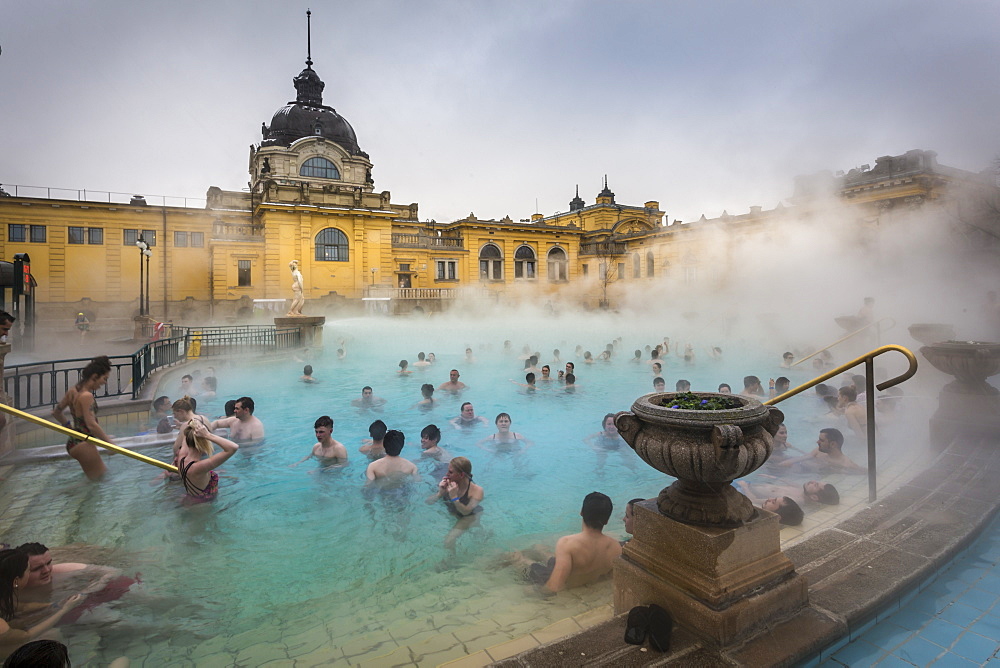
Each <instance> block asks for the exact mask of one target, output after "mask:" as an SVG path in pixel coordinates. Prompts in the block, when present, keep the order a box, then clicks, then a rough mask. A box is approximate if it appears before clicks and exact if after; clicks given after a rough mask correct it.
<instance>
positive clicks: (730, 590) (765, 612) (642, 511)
mask: <svg viewBox="0 0 1000 668" xmlns="http://www.w3.org/2000/svg"><path fill="white" fill-rule="evenodd" d="M633 522H634V524H633V528H634V531H635V533H634V537H633V538H632V540H630V541H629V542H628V543H626V545H625V549H624V550H623V552H622V556H621V558H619V559H618V561H617V562H616V563H615V566H614V580H615V584H614V587H615V592H614V606H615V614H619V613H622V612H627V611H628V610H630V609H631V608H633V607H635V606H637V605H648V604H650V603H656V604H657V605H659V606H661V607H662V608H664V609H665V610H666V611H667V612H668V613H670V616H671V617H672V618H673V619H674V621H675V622H676V623H677V624H680V625H681V626H683V627H685V628H686V629H687V630H688V631H690V632H691V633H693V634H695V635H696V636H698V637H700V638H701V639H702V640H704V641H705V642H706V643H708V644H710V645H713V646H716V647H724V646H727V645H732V644H735V643H738V642H741V641H742V640H745V639H747V638H749V637H750V636H752V635H754V634H755V633H756V632H758V631H760V630H762V629H764V628H765V627H767V626H769V625H772V624H773V623H774V622H776V621H778V620H781V619H783V618H785V617H788V616H790V615H792V614H794V613H795V612H797V611H798V610H800V609H801V608H802V607H804V606H805V605H807V604H808V600H809V595H808V584H807V582H806V580H805V578H803V577H802V576H800V575H798V574H797V573H796V572H795V567H794V566H793V565H792V562H791V561H789V559H788V558H787V557H786V556H785V555H784V554H783V553H782V551H781V544H780V538H779V532H780V527H779V525H778V516H777V515H775V514H774V513H769V512H767V511H763V510H758V514H757V517H756V518H755V519H752V520H750V521H749V522H747V523H746V524H745V525H743V526H741V527H737V528H732V529H726V528H715V527H704V526H694V525H691V524H683V523H681V522H678V521H676V520H673V519H671V518H669V517H667V516H665V515H662V514H660V513H659V511H658V510H657V508H656V499H650V500H648V501H643V502H641V503H637V504H635V506H633Z"/></svg>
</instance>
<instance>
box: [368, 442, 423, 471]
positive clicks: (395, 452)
mask: <svg viewBox="0 0 1000 668" xmlns="http://www.w3.org/2000/svg"><path fill="white" fill-rule="evenodd" d="M405 441H406V437H405V436H404V435H403V432H401V431H397V430H395V429H390V430H389V431H387V432H386V433H385V438H384V439H383V441H382V443H383V445H384V446H385V457H383V458H382V459H377V460H375V461H374V462H372V463H371V464H369V465H368V469H367V470H366V471H365V477H366V478H367V479H368V482H373V481H375V480H379V479H387V480H392V481H395V482H405V481H407V480H410V479H412V480H413V481H415V482H418V481H419V480H420V474H419V473H418V472H417V465H416V464H414V463H413V462H411V461H410V460H408V459H403V458H402V457H400V456H399V453H400V452H402V451H403V443H404V442H405Z"/></svg>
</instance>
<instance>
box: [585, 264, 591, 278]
mask: <svg viewBox="0 0 1000 668" xmlns="http://www.w3.org/2000/svg"><path fill="white" fill-rule="evenodd" d="M589 273H590V265H589V264H585V265H583V275H584V276H586V275H587V274H589Z"/></svg>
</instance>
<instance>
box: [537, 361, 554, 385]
mask: <svg viewBox="0 0 1000 668" xmlns="http://www.w3.org/2000/svg"><path fill="white" fill-rule="evenodd" d="M552 380H553V378H552V369H551V368H550V367H549V365H548V364H546V365H545V366H543V367H542V377H541V378H539V379H538V382H539V383H551V382H552Z"/></svg>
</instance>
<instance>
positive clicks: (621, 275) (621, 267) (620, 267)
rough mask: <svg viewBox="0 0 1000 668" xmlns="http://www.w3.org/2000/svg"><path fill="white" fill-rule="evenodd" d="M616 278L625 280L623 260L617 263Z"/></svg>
mask: <svg viewBox="0 0 1000 668" xmlns="http://www.w3.org/2000/svg"><path fill="white" fill-rule="evenodd" d="M618 280H619V281H622V280H625V263H624V262H619V263H618Z"/></svg>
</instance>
